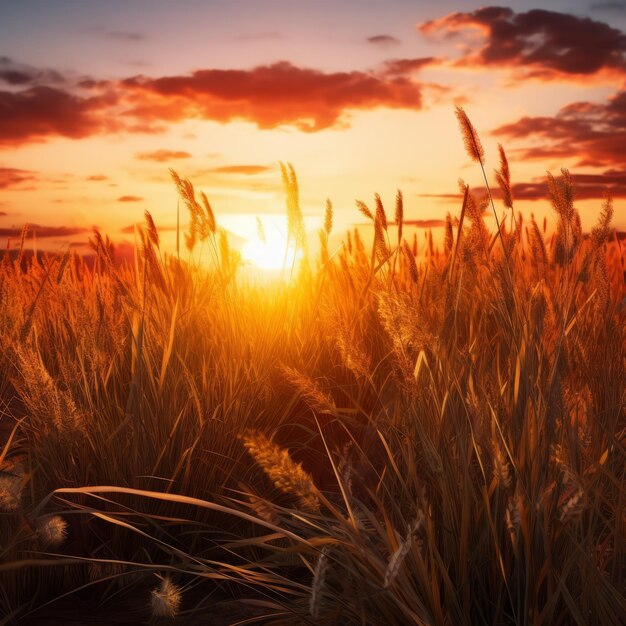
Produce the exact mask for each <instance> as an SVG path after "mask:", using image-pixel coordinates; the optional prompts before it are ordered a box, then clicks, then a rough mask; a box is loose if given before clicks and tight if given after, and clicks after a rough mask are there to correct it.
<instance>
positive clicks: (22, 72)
mask: <svg viewBox="0 0 626 626" xmlns="http://www.w3.org/2000/svg"><path fill="white" fill-rule="evenodd" d="M0 82H5V83H7V84H8V85H11V86H19V87H22V86H26V85H31V86H32V85H37V84H50V83H52V84H62V83H65V82H66V79H65V77H64V76H63V75H62V74H61V73H60V72H57V71H56V70H49V69H39V68H36V67H32V66H31V65H26V64H25V63H17V62H16V61H14V60H13V59H11V58H9V57H0Z"/></svg>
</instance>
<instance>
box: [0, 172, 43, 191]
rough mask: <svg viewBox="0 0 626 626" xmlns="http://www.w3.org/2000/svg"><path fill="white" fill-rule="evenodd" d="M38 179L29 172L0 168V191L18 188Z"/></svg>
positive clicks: (33, 173)
mask: <svg viewBox="0 0 626 626" xmlns="http://www.w3.org/2000/svg"><path fill="white" fill-rule="evenodd" d="M38 179H39V177H38V175H37V174H36V173H35V172H31V171H30V170H20V169H16V168H13V167H0V189H8V188H9V187H19V186H20V185H22V184H24V183H33V182H35V181H36V180H38Z"/></svg>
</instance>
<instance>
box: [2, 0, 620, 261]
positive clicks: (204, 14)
mask: <svg viewBox="0 0 626 626" xmlns="http://www.w3.org/2000/svg"><path fill="white" fill-rule="evenodd" d="M455 105H462V106H463V107H464V108H465V110H466V112H467V113H468V115H469V117H470V118H471V120H472V121H473V123H474V125H475V127H476V128H477V130H478V132H479V134H480V136H481V138H482V142H483V144H484V146H485V152H486V156H487V172H488V176H489V178H490V182H493V181H494V177H493V170H494V169H495V168H497V167H499V163H498V152H497V146H498V143H501V144H502V145H503V146H504V148H505V150H506V152H507V155H508V158H509V162H510V167H511V173H512V179H513V183H514V184H513V195H514V200H515V207H516V210H521V211H522V212H523V213H524V214H525V215H527V216H530V214H531V213H534V214H535V215H536V216H537V217H538V218H543V216H544V215H548V217H549V219H554V218H553V217H551V211H550V207H549V202H548V201H547V199H546V198H547V188H546V184H545V178H546V172H547V171H550V172H552V173H554V174H558V173H559V170H560V168H561V167H567V168H569V169H570V170H571V171H572V173H573V176H574V181H575V184H576V190H577V206H578V208H579V209H580V211H581V215H582V221H583V227H584V228H585V229H589V228H590V227H591V226H592V225H593V223H594V221H595V219H596V216H597V214H598V212H599V210H600V208H601V205H602V199H603V194H604V193H605V191H606V190H610V191H611V193H612V195H613V197H614V200H615V209H616V211H615V215H616V218H615V226H616V227H617V228H619V229H621V230H624V229H626V1H619V0H616V1H604V2H603V1H596V2H593V1H568V2H564V1H561V0H544V1H543V2H541V3H533V2H510V3H507V4H502V5H501V6H497V5H493V6H491V5H481V4H480V3H477V2H469V1H457V2H449V1H447V0H443V1H440V2H437V3H433V2H418V1H415V0H412V1H408V0H406V1H405V0H395V1H394V0H380V1H373V0H342V1H339V0H334V1H332V2H330V1H326V0H316V1H314V2H311V1H297V0H291V1H290V2H284V1H282V0H273V1H269V0H253V1H251V0H238V1H237V2H229V1H226V0H224V1H219V2H218V1H203V2H201V1H199V0H183V1H181V0H179V1H177V2H174V1H169V2H166V1H164V0H149V1H148V0H124V1H123V2H122V1H120V0H107V2H101V1H98V0H2V1H1V2H0V246H2V247H4V246H6V244H7V238H8V239H10V240H11V241H12V242H14V243H13V245H17V242H18V240H19V234H20V231H21V229H22V227H23V225H24V224H26V223H28V224H31V225H32V228H31V230H34V231H35V232H36V234H37V242H38V246H40V247H43V248H46V249H49V250H52V251H62V250H64V249H67V248H68V246H71V247H76V248H77V249H82V248H81V246H82V244H84V242H85V241H86V240H87V237H88V236H89V234H90V232H91V229H92V228H93V227H94V226H96V227H98V228H100V229H101V230H102V232H103V233H106V234H108V235H109V236H110V237H111V239H112V240H113V241H114V242H116V243H118V245H119V246H120V247H124V246H126V247H129V246H130V245H132V242H133V236H134V235H133V232H134V229H133V224H135V223H138V222H141V221H142V219H143V213H144V211H145V210H146V209H147V210H149V211H150V212H151V214H152V215H153V217H154V220H155V222H156V224H157V226H159V227H160V229H161V230H162V233H163V239H164V242H165V245H166V246H170V248H171V247H172V246H173V237H174V235H173V233H174V228H175V224H176V205H177V197H176V191H175V188H174V186H173V184H172V182H171V178H170V175H169V171H168V170H169V168H174V169H176V171H177V172H178V173H179V174H180V175H181V176H182V177H186V178H189V179H190V180H191V181H192V182H193V183H194V185H195V186H196V187H197V188H198V189H202V190H203V191H205V193H206V194H207V196H208V197H209V199H210V201H211V204H212V206H213V209H214V211H215V213H216V215H217V219H218V222H219V223H220V224H221V225H222V226H224V227H225V228H227V229H228V230H229V231H230V232H231V233H232V236H233V239H234V241H235V245H237V244H238V243H241V242H245V241H246V240H250V241H252V240H254V239H255V238H256V236H257V235H256V232H257V231H256V216H257V215H258V216H261V217H262V220H263V222H264V224H265V226H266V230H267V229H268V228H269V229H270V230H271V229H272V228H276V229H280V228H281V224H282V222H281V219H282V217H279V216H282V215H283V214H284V206H285V200H284V193H283V189H282V185H281V179H280V169H279V162H280V161H284V162H290V163H292V164H293V166H294V167H295V170H296V172H297V174H298V179H299V183H300V193H301V203H302V208H303V211H304V213H305V216H306V223H307V226H308V227H309V228H310V229H311V231H314V230H315V229H316V228H317V227H319V225H320V223H321V220H322V216H323V211H324V207H325V202H326V198H330V199H331V200H332V202H333V205H334V207H335V228H336V229H338V230H341V229H345V228H347V227H349V226H350V225H351V224H353V223H355V222H358V221H359V219H360V214H359V213H358V212H357V210H356V208H355V200H356V199H361V200H363V201H365V202H366V203H371V202H372V200H373V196H374V193H376V192H378V193H380V195H381V197H382V200H383V203H385V205H386V206H387V207H388V210H392V207H393V202H394V197H395V194H396V190H397V189H401V190H402V191H403V194H404V198H405V215H406V219H407V220H411V221H414V222H415V223H416V225H418V226H424V227H429V226H433V227H436V226H438V225H440V224H441V221H442V220H443V219H445V214H446V212H447V211H450V212H451V213H452V214H453V215H454V214H458V212H459V210H460V196H459V193H458V182H457V181H458V179H459V178H463V179H464V180H466V181H467V182H468V183H469V184H470V185H471V186H472V187H473V188H475V189H476V190H477V192H478V193H480V190H481V188H482V187H483V186H484V182H482V173H481V171H480V168H477V166H476V164H475V163H472V162H470V160H469V158H468V157H467V155H466V153H465V151H464V149H463V142H462V138H461V136H460V134H459V132H458V127H457V123H456V119H455V115H454V107H455ZM498 210H499V211H500V212H503V211H504V209H503V208H502V207H499V209H498ZM182 221H183V224H184V223H185V217H184V216H183V220H182Z"/></svg>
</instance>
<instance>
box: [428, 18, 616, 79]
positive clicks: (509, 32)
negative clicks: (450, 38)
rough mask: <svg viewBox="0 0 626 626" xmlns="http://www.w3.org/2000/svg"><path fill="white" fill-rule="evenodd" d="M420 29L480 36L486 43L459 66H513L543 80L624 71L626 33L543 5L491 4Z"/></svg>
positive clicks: (465, 57)
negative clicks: (530, 7)
mask: <svg viewBox="0 0 626 626" xmlns="http://www.w3.org/2000/svg"><path fill="white" fill-rule="evenodd" d="M418 28H419V30H420V31H421V32H422V33H425V34H431V33H443V34H446V35H450V34H454V33H458V32H461V31H465V30H467V29H477V30H478V31H479V32H480V33H482V34H484V37H485V41H484V45H483V46H482V47H481V48H480V49H479V50H478V52H474V51H473V50H472V51H471V52H468V53H467V54H466V55H464V56H463V57H462V58H461V59H460V60H459V61H458V64H460V65H469V66H478V67H482V66H502V67H514V68H519V69H522V70H523V71H524V74H525V75H526V76H535V77H540V78H545V79H548V78H554V77H557V76H559V77H574V76H576V77H579V78H580V77H581V76H590V75H592V74H596V73H597V72H600V71H602V70H608V71H613V72H614V73H615V72H618V73H619V72H623V71H624V70H625V69H626V35H624V33H623V32H622V31H620V30H618V29H617V28H613V27H611V26H609V25H608V24H605V23H604V22H598V21H596V20H592V19H590V18H587V17H578V16H575V15H570V14H566V13H557V12H555V11H546V10H544V9H533V10H531V11H527V12H525V13H515V12H514V11H513V10H512V9H510V8H506V7H494V6H489V7H483V8H481V9H477V10H476V11H473V12H471V13H451V14H449V15H446V16H445V17H443V18H440V19H437V20H432V21H429V22H424V23H422V24H420V25H419V26H418Z"/></svg>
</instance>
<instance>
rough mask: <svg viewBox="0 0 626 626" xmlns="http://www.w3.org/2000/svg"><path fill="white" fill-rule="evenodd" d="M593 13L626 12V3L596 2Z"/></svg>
mask: <svg viewBox="0 0 626 626" xmlns="http://www.w3.org/2000/svg"><path fill="white" fill-rule="evenodd" d="M589 8H590V9H591V10H592V11H618V12H619V11H626V2H594V3H593V4H592V5H591V7H589Z"/></svg>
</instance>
